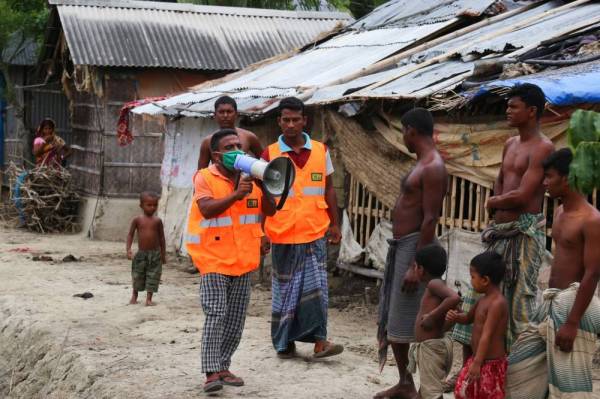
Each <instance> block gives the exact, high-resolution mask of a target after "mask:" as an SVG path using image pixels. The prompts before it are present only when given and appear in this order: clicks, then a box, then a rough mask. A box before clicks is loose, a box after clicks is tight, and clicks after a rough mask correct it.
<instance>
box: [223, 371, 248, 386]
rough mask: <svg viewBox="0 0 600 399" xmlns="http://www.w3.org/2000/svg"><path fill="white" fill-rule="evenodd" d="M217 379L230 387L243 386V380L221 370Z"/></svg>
mask: <svg viewBox="0 0 600 399" xmlns="http://www.w3.org/2000/svg"><path fill="white" fill-rule="evenodd" d="M219 377H220V378H221V381H222V382H223V384H224V385H230V386H232V387H241V386H243V385H244V380H242V379H241V378H240V377H238V376H236V375H235V374H233V373H232V372H231V371H229V370H223V371H221V372H220V373H219Z"/></svg>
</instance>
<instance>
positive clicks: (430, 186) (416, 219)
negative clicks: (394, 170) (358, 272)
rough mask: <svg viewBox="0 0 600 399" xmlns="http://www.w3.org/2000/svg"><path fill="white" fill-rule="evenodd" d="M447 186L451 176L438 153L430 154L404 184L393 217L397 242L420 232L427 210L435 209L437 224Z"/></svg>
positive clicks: (419, 161)
mask: <svg viewBox="0 0 600 399" xmlns="http://www.w3.org/2000/svg"><path fill="white" fill-rule="evenodd" d="M447 186H448V173H447V172H446V167H445V166H444V160H443V159H442V157H441V156H440V154H439V153H438V152H437V151H431V152H430V153H429V154H427V156H426V157H425V158H424V159H422V160H417V164H416V165H415V167H414V168H413V169H412V170H411V171H410V173H409V174H408V175H407V176H406V177H405V178H404V179H403V180H402V187H401V194H400V195H399V196H398V199H397V200H396V205H395V207H394V212H393V215H392V220H393V233H394V238H396V239H399V238H402V237H404V236H406V235H408V234H410V233H414V232H416V231H420V229H421V225H422V224H423V219H424V216H425V213H426V211H425V209H428V208H435V209H436V210H435V211H434V212H436V215H435V219H436V220H435V222H436V223H437V218H438V217H439V214H437V212H439V209H441V204H442V201H443V199H444V195H445V194H446V191H447ZM438 203H439V206H438ZM432 205H433V206H432Z"/></svg>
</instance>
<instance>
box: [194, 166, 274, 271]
mask: <svg viewBox="0 0 600 399" xmlns="http://www.w3.org/2000/svg"><path fill="white" fill-rule="evenodd" d="M198 173H200V174H201V175H202V177H204V179H205V180H206V183H207V184H208V186H209V187H210V189H211V191H212V193H213V198H214V199H219V198H224V197H227V196H228V195H230V194H231V193H233V183H232V182H231V181H230V180H229V179H227V178H226V177H224V176H221V175H215V174H213V173H212V172H211V171H210V170H208V168H205V169H202V170H200V171H198V172H196V175H195V176H194V180H195V179H196V176H198ZM253 184H254V183H253ZM262 236H263V232H262V229H261V191H260V189H259V188H258V187H257V186H256V184H254V187H253V189H252V192H251V193H250V194H249V195H248V196H246V197H245V198H244V199H242V200H240V201H236V202H235V203H234V204H233V205H232V206H231V207H230V208H229V209H227V210H226V211H225V212H223V213H221V214H220V215H218V216H216V217H214V218H211V219H206V218H204V216H202V213H201V212H200V208H199V207H198V204H197V203H193V204H192V207H191V209H190V215H189V220H188V228H187V234H186V240H185V241H186V248H187V251H188V254H189V255H190V256H191V257H192V261H193V262H194V265H195V266H196V268H197V269H198V271H199V272H200V273H201V274H207V273H219V274H225V275H227V276H241V275H242V274H245V273H248V272H250V271H252V270H254V269H256V268H257V267H258V264H259V262H260V239H261V237H262Z"/></svg>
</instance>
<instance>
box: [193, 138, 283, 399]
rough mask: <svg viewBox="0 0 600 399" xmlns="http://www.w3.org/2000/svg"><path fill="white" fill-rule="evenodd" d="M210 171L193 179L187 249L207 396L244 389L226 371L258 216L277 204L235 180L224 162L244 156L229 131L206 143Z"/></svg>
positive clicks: (253, 256)
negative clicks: (196, 274) (196, 290)
mask: <svg viewBox="0 0 600 399" xmlns="http://www.w3.org/2000/svg"><path fill="white" fill-rule="evenodd" d="M210 148H211V153H212V154H211V158H212V165H210V166H209V167H208V168H204V169H201V170H199V171H198V172H196V175H195V176H194V201H193V204H192V207H191V209H190V215H189V221H188V228H187V237H186V247H187V250H188V253H189V254H190V256H191V257H192V260H193V262H194V265H195V266H196V267H197V268H198V270H199V271H200V274H201V279H200V302H201V304H202V309H203V310H204V313H205V315H206V319H205V321H204V329H203V332H202V372H203V373H206V377H207V378H206V382H205V384H204V391H205V392H214V391H218V390H220V389H222V388H223V385H231V386H242V385H244V381H243V380H242V379H241V378H239V377H237V376H235V375H234V374H233V373H231V372H230V371H229V365H230V364H231V356H232V355H233V353H234V352H235V350H236V349H237V347H238V344H239V342H240V338H241V337H242V331H243V329H244V322H245V319H246V309H247V307H248V302H249V300H250V272H252V271H253V270H255V269H256V268H257V267H258V264H259V262H260V251H261V238H262V237H263V232H262V227H261V220H262V215H269V216H272V215H274V214H275V203H274V201H273V199H272V198H271V197H269V196H268V195H267V194H265V191H262V190H261V187H262V183H261V182H260V181H256V182H253V181H252V180H250V179H246V178H242V179H239V183H238V185H237V187H236V184H235V182H236V179H238V178H239V177H238V173H239V172H237V171H234V170H230V169H228V168H227V167H226V166H225V163H224V162H223V158H224V157H235V156H236V155H237V154H243V152H242V151H241V148H242V145H241V143H240V138H239V137H238V135H237V133H236V131H235V130H233V129H221V130H219V131H217V132H216V133H214V134H213V136H212V137H211V141H210Z"/></svg>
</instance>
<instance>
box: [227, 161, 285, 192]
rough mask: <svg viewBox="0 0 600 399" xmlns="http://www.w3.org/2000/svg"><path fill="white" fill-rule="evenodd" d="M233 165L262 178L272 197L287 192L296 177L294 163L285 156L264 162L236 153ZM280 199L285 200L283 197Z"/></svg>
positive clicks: (259, 178)
mask: <svg viewBox="0 0 600 399" xmlns="http://www.w3.org/2000/svg"><path fill="white" fill-rule="evenodd" d="M233 167H234V168H235V169H236V170H239V171H241V172H242V173H245V174H247V175H250V176H252V177H254V178H255V179H258V180H262V182H263V187H264V188H265V190H267V191H268V192H269V194H271V195H272V196H274V197H279V196H282V195H283V194H284V193H287V192H288V191H289V189H290V188H291V187H292V185H293V184H294V179H295V178H296V169H295V168H294V164H292V160H291V159H289V158H287V157H278V158H275V159H273V160H272V161H271V162H266V161H263V160H262V159H256V158H253V157H249V156H248V155H238V156H237V157H236V159H235V163H234V164H233ZM285 197H287V194H286V195H285ZM282 200H284V201H285V199H284V198H282Z"/></svg>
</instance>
